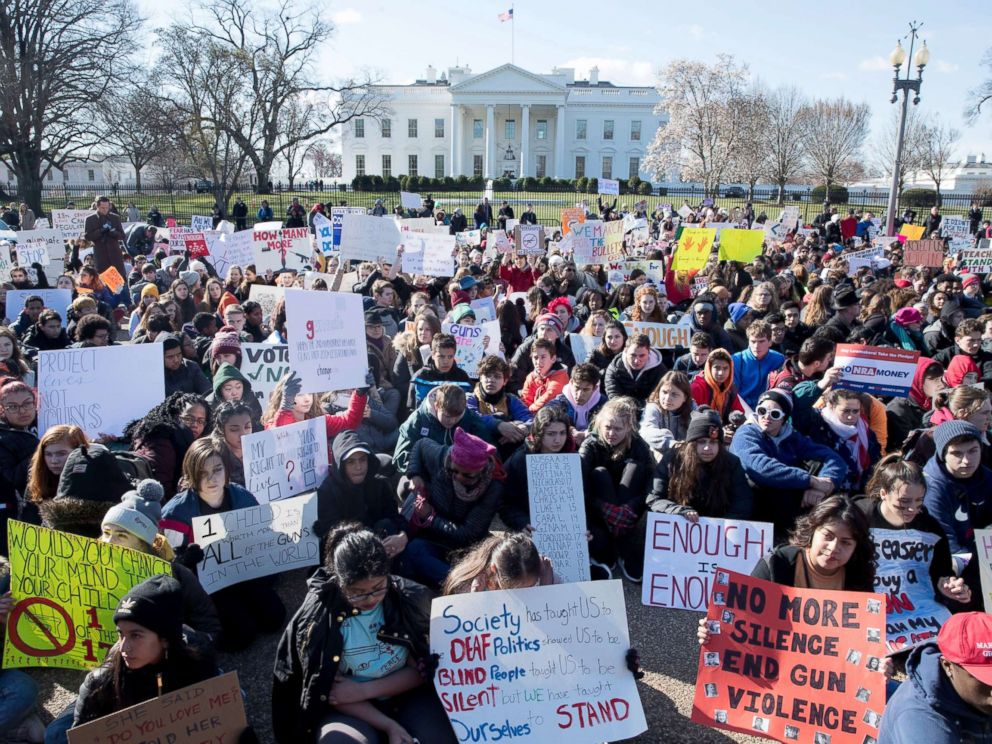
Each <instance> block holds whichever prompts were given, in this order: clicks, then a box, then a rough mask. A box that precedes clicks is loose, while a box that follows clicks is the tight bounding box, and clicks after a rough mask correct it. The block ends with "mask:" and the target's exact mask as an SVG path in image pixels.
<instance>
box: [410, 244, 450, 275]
mask: <svg viewBox="0 0 992 744" xmlns="http://www.w3.org/2000/svg"><path fill="white" fill-rule="evenodd" d="M454 253H455V236H454V235H433V234H429V233H403V258H402V259H401V260H402V267H403V271H404V272H405V273H407V274H422V275H423V276H438V277H449V276H454V275H455V258H454Z"/></svg>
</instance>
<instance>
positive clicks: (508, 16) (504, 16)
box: [498, 8, 513, 22]
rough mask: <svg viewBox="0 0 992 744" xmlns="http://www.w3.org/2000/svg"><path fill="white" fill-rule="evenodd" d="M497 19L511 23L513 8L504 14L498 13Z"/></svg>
mask: <svg viewBox="0 0 992 744" xmlns="http://www.w3.org/2000/svg"><path fill="white" fill-rule="evenodd" d="M498 18H499V19H500V20H501V21H503V22H506V21H512V20H513V8H510V9H509V10H508V11H506V12H505V13H500V14H499V16H498Z"/></svg>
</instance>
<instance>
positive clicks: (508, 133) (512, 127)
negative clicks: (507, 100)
mask: <svg viewBox="0 0 992 744" xmlns="http://www.w3.org/2000/svg"><path fill="white" fill-rule="evenodd" d="M504 134H505V139H508V140H515V139H516V138H517V120H516V119H507V120H506V122H505V126H504Z"/></svg>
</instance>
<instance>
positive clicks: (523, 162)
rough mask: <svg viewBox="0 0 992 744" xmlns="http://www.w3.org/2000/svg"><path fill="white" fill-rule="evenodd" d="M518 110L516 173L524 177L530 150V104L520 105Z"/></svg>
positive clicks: (528, 164)
mask: <svg viewBox="0 0 992 744" xmlns="http://www.w3.org/2000/svg"><path fill="white" fill-rule="evenodd" d="M520 112H521V113H520V173H519V174H517V175H518V176H519V177H520V178H525V177H526V176H528V175H529V174H528V173H527V168H528V167H529V166H530V163H528V162H527V155H528V152H529V150H530V106H529V105H526V104H525V105H523V106H521V107H520Z"/></svg>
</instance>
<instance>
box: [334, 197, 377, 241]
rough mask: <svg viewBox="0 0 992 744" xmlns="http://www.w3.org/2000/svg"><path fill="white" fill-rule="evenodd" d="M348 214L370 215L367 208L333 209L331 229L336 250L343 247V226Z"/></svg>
mask: <svg viewBox="0 0 992 744" xmlns="http://www.w3.org/2000/svg"><path fill="white" fill-rule="evenodd" d="M346 214H361V215H365V214H368V211H367V210H366V209H365V207H331V229H332V230H333V234H334V248H335V249H337V248H339V247H340V246H341V226H342V225H343V224H344V216H345V215H346Z"/></svg>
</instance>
